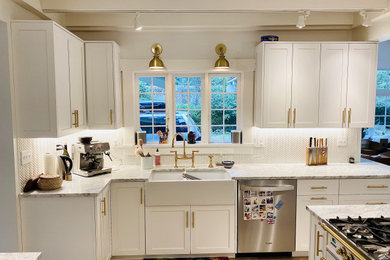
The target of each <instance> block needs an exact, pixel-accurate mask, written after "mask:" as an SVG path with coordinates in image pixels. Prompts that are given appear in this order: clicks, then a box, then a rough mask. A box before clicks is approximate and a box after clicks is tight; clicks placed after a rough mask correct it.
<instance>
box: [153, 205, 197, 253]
mask: <svg viewBox="0 0 390 260" xmlns="http://www.w3.org/2000/svg"><path fill="white" fill-rule="evenodd" d="M189 214H190V207H189V206H172V207H165V206H164V207H146V254H147V255H171V254H186V255H187V254H190V253H191V251H190V216H189Z"/></svg>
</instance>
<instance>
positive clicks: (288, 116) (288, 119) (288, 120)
mask: <svg viewBox="0 0 390 260" xmlns="http://www.w3.org/2000/svg"><path fill="white" fill-rule="evenodd" d="M290 111H291V108H289V109H288V112H287V113H288V114H287V126H290Z"/></svg>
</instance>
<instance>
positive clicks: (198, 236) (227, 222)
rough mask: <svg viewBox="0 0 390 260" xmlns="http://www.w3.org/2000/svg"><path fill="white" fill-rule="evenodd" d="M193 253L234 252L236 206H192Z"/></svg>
mask: <svg viewBox="0 0 390 260" xmlns="http://www.w3.org/2000/svg"><path fill="white" fill-rule="evenodd" d="M191 211H192V215H191V217H192V218H193V219H192V220H191V221H192V229H191V253H192V254H206V253H234V206H192V207H191Z"/></svg>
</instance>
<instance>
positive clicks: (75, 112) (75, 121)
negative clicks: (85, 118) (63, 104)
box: [72, 109, 79, 128]
mask: <svg viewBox="0 0 390 260" xmlns="http://www.w3.org/2000/svg"><path fill="white" fill-rule="evenodd" d="M72 115H74V124H72V125H74V127H76V128H77V127H79V111H78V110H77V109H76V110H75V111H74V112H73V113H72Z"/></svg>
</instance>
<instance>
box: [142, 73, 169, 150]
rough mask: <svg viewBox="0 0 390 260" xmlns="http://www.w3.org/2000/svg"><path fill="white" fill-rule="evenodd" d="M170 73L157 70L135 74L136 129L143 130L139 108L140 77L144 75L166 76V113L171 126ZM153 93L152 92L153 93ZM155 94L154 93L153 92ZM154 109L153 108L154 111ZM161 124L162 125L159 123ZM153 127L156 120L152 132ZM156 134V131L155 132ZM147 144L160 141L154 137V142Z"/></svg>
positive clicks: (167, 124) (151, 76) (154, 143)
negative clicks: (155, 140)
mask: <svg viewBox="0 0 390 260" xmlns="http://www.w3.org/2000/svg"><path fill="white" fill-rule="evenodd" d="M168 76H169V75H168V74H167V73H155V72H152V73H136V74H135V98H134V100H135V105H136V108H135V110H134V111H135V116H134V118H135V121H136V123H135V124H134V125H135V126H136V127H135V129H137V130H135V131H141V123H140V111H141V110H140V108H139V95H140V92H139V78H144V77H150V78H154V77H164V78H165V113H166V120H168V121H166V126H168V127H169V118H170V116H169V115H170V112H169V111H170V106H171V100H170V98H169V95H170V93H169V92H170V90H169V85H168V84H169V77H168ZM151 94H152V93H151ZM152 95H153V94H152ZM153 110H154V109H152V111H153ZM158 126H160V125H158ZM146 127H150V126H146ZM153 129H154V122H153V124H152V132H153ZM153 134H154V133H153ZM168 140H169V136H168ZM147 144H152V145H156V144H159V143H158V142H154V138H153V142H151V143H147Z"/></svg>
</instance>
